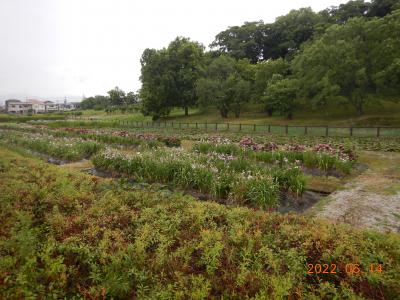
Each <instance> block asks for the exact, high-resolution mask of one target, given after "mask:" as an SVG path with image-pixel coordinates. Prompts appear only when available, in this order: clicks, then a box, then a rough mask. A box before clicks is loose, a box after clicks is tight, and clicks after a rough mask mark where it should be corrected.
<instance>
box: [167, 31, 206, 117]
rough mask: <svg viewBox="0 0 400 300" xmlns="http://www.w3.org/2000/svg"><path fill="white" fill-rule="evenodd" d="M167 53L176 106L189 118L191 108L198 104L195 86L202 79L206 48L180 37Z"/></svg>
mask: <svg viewBox="0 0 400 300" xmlns="http://www.w3.org/2000/svg"><path fill="white" fill-rule="evenodd" d="M167 52H168V65H169V72H170V74H171V77H172V81H171V82H169V90H170V92H171V96H172V97H173V98H174V99H175V103H174V105H175V106H178V107H182V108H183V109H184V110H185V115H186V116H187V115H188V114H189V107H192V106H194V105H195V104H196V102H197V97H196V93H195V84H196V81H197V80H198V79H199V77H200V70H201V66H202V63H203V62H202V60H203V56H204V47H203V46H202V45H200V44H199V43H197V42H192V41H190V39H188V38H181V37H178V38H176V39H175V40H174V41H172V42H171V43H170V44H169V46H168V49H167Z"/></svg>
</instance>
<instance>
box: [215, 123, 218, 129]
mask: <svg viewBox="0 0 400 300" xmlns="http://www.w3.org/2000/svg"><path fill="white" fill-rule="evenodd" d="M215 131H218V123H215Z"/></svg>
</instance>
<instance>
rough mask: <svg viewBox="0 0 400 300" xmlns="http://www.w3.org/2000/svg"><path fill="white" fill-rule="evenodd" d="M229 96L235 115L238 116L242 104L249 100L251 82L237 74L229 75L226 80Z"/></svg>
mask: <svg viewBox="0 0 400 300" xmlns="http://www.w3.org/2000/svg"><path fill="white" fill-rule="evenodd" d="M227 86H228V91H229V92H230V93H229V96H230V97H231V108H232V111H233V112H234V113H235V117H236V118H239V117H240V113H241V112H242V109H243V106H244V105H245V104H246V103H247V102H248V101H249V100H250V94H251V83H250V82H249V81H246V80H244V79H242V78H241V77H240V76H238V75H236V74H235V75H231V76H230V77H229V78H228V82H227Z"/></svg>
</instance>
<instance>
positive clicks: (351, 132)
mask: <svg viewBox="0 0 400 300" xmlns="http://www.w3.org/2000/svg"><path fill="white" fill-rule="evenodd" d="M350 136H353V127H350Z"/></svg>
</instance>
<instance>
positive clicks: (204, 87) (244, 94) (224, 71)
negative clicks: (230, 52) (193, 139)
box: [197, 55, 254, 118]
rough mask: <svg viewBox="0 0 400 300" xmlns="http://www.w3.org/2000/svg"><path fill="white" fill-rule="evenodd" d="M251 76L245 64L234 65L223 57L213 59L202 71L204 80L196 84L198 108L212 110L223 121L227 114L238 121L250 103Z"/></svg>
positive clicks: (241, 62)
mask: <svg viewBox="0 0 400 300" xmlns="http://www.w3.org/2000/svg"><path fill="white" fill-rule="evenodd" d="M252 72H253V69H252V67H251V66H250V63H249V62H248V61H247V60H240V61H235V59H233V58H231V57H230V56H227V55H221V56H219V57H218V58H216V59H214V60H213V61H212V62H211V63H210V65H209V66H208V67H207V69H206V76H205V77H203V78H200V79H199V80H198V82H197V94H198V96H199V104H200V105H201V106H203V107H206V106H210V105H214V106H216V107H217V109H218V110H219V112H220V114H221V116H222V117H223V118H227V117H228V113H229V112H230V111H233V112H234V113H235V116H236V117H239V116H240V113H241V111H242V109H243V106H244V104H245V103H246V102H248V101H249V100H250V99H251V87H252V83H253V77H254V74H253V73H252Z"/></svg>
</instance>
